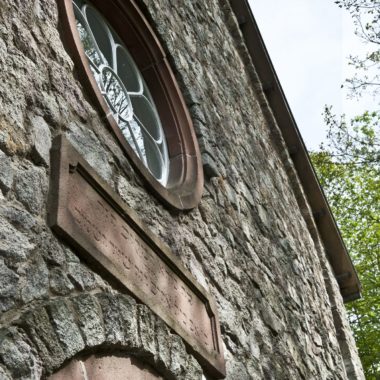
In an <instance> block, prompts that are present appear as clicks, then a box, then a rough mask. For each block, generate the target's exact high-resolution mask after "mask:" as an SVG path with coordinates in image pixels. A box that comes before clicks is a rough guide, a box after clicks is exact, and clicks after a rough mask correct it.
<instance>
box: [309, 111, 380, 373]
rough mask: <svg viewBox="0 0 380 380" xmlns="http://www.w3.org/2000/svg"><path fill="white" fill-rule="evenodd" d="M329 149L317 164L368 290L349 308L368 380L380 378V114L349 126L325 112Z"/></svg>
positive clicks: (315, 157)
mask: <svg viewBox="0 0 380 380" xmlns="http://www.w3.org/2000/svg"><path fill="white" fill-rule="evenodd" d="M325 121H326V123H327V125H328V127H329V130H328V135H327V143H325V144H322V145H321V147H320V151H318V152H314V153H311V158H312V161H313V164H314V167H315V169H316V172H317V175H318V177H319V179H320V182H321V185H322V187H323V189H324V191H325V194H326V196H327V198H328V200H329V203H330V206H331V208H332V211H333V213H334V215H335V218H336V220H337V223H338V225H339V228H340V231H341V233H342V236H343V239H344V241H345V243H346V246H347V249H348V251H349V252H350V255H351V257H352V258H353V261H354V264H355V266H356V269H357V271H358V274H359V278H360V280H361V283H362V287H363V297H362V298H361V299H360V300H357V301H355V302H352V303H349V304H347V309H348V314H349V318H350V322H351V326H352V328H353V332H354V335H355V338H356V342H357V345H358V349H359V354H360V357H361V360H362V363H363V367H364V371H365V374H366V378H367V379H370V380H372V379H373V380H375V379H379V378H380V113H378V112H372V113H370V112H365V113H364V114H363V115H361V116H358V117H356V118H354V119H353V120H351V121H350V122H349V123H347V122H346V121H345V119H344V117H343V118H341V119H338V118H337V117H336V116H335V115H333V114H332V111H331V108H326V110H325Z"/></svg>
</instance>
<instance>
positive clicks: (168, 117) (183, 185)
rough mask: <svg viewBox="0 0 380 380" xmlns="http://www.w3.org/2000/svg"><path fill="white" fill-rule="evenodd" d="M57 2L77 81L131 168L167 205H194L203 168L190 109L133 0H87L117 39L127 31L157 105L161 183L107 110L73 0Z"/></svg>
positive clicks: (128, 42)
mask: <svg viewBox="0 0 380 380" xmlns="http://www.w3.org/2000/svg"><path fill="white" fill-rule="evenodd" d="M57 1H58V5H59V10H60V23H61V27H60V30H61V33H62V36H63V39H64V41H65V44H66V47H67V49H68V51H69V53H70V54H71V56H72V58H73V60H74V63H75V65H76V68H77V70H78V74H79V77H80V80H81V82H82V83H83V85H84V87H85V89H86V90H87V92H88V94H89V96H90V98H91V100H92V101H93V102H94V104H95V106H96V107H97V108H98V109H99V110H100V111H101V114H102V115H103V117H104V121H105V122H106V124H107V126H108V127H109V128H110V130H111V131H112V132H113V134H114V136H115V137H116V139H117V140H118V142H119V144H120V145H121V147H122V149H123V151H124V152H125V154H126V155H127V157H128V158H129V159H130V161H131V163H132V165H133V167H134V169H135V170H136V171H137V172H138V173H139V174H140V175H141V176H142V177H143V179H144V180H145V182H146V183H147V184H148V186H149V188H150V189H151V190H152V192H153V193H154V194H155V195H156V196H157V197H158V198H159V199H161V200H162V201H163V202H164V203H165V204H166V205H168V206H171V207H174V208H176V209H179V210H187V209H191V208H194V207H195V206H197V204H198V203H199V201H200V199H201V196H202V192H203V168H202V162H201V155H200V152H199V147H198V143H197V139H196V135H195V131H194V128H193V125H192V121H191V118H190V115H189V111H188V109H187V106H186V104H185V101H184V99H183V96H182V94H181V92H180V90H179V87H178V84H177V81H176V79H175V77H174V74H173V72H172V70H171V68H170V66H169V63H168V61H167V59H166V57H165V53H164V50H163V48H162V46H161V45H160V43H159V41H158V39H157V38H156V36H155V34H154V32H153V30H152V28H151V27H150V26H149V24H148V22H147V21H146V19H145V17H144V16H143V14H142V13H141V11H140V10H139V9H138V7H137V5H136V4H135V2H134V1H133V0H127V1H120V0H112V1H111V0H110V1H102V0H93V1H92V3H93V4H94V6H95V7H96V8H97V9H99V11H100V12H101V13H102V14H103V15H104V17H105V18H106V19H107V20H108V21H109V22H110V24H111V25H112V27H113V28H114V29H115V31H116V32H117V33H118V35H119V36H120V38H122V39H123V36H125V35H128V39H123V42H124V43H125V45H126V47H127V48H128V50H129V52H130V54H131V55H132V56H133V58H134V60H135V62H136V64H137V66H138V67H139V69H140V71H141V72H142V75H143V77H144V80H145V81H146V83H147V85H148V87H149V90H150V92H151V94H152V96H153V99H154V101H155V103H156V106H157V110H158V113H159V116H160V119H161V121H162V126H163V129H164V133H165V136H166V138H167V145H168V151H169V161H170V165H169V179H168V183H167V186H166V187H164V186H162V185H161V184H160V183H159V182H158V181H157V180H156V179H155V178H154V177H153V176H152V174H151V173H150V172H149V170H148V169H147V168H146V167H145V165H144V164H143V163H142V162H141V160H140V159H139V158H138V156H137V155H136V154H135V152H134V151H133V149H132V147H131V146H130V145H129V144H128V142H127V141H126V139H125V137H124V136H123V134H122V132H121V131H120V128H119V127H118V125H117V123H116V121H115V120H114V118H113V116H112V115H111V114H110V110H109V107H108V105H107V104H106V102H105V100H104V98H103V96H102V94H101V93H100V91H99V88H98V86H97V83H96V81H95V78H94V76H93V75H92V72H91V69H90V66H89V63H88V59H87V57H86V55H85V52H84V50H83V48H82V43H81V41H80V37H79V34H78V31H77V28H76V22H75V16H74V11H73V6H72V0H57Z"/></svg>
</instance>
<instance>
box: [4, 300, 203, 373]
mask: <svg viewBox="0 0 380 380" xmlns="http://www.w3.org/2000/svg"><path fill="white" fill-rule="evenodd" d="M99 352H102V353H109V354H112V353H113V352H118V353H122V354H123V355H128V356H133V357H135V358H136V359H138V360H140V361H141V362H144V363H147V364H148V365H150V366H151V367H152V368H154V369H156V370H157V372H159V374H160V375H162V376H163V377H164V378H165V379H201V378H202V369H201V367H200V365H199V363H198V362H197V361H196V360H195V359H194V357H193V356H191V355H190V354H188V353H187V352H186V348H185V345H184V343H183V341H182V339H181V338H180V337H179V336H178V335H176V334H173V333H172V332H171V331H170V330H169V328H168V327H167V326H166V324H165V323H164V322H163V321H162V320H161V319H159V318H158V317H157V316H156V315H155V314H153V312H152V311H151V310H150V309H149V308H148V307H146V306H145V305H143V304H138V303H136V301H135V300H134V299H133V298H132V297H130V296H127V295H120V294H112V293H97V294H94V295H92V294H82V295H78V296H76V297H71V298H59V299H55V300H53V301H52V302H50V303H48V304H45V305H41V306H40V307H36V308H34V309H33V310H30V311H26V312H25V313H24V314H23V315H22V316H21V317H20V318H19V319H17V321H15V322H14V323H12V325H11V326H9V327H8V328H6V329H3V330H2V331H1V334H0V375H2V372H3V373H4V378H5V379H6V378H7V376H8V377H9V378H10V379H22V378H25V379H26V378H28V379H39V378H46V377H47V376H49V375H51V374H53V373H54V372H56V371H58V370H59V369H60V368H62V367H63V366H64V365H66V364H67V363H68V362H70V361H71V360H72V359H73V358H76V357H78V356H80V355H83V354H87V355H90V354H91V353H99Z"/></svg>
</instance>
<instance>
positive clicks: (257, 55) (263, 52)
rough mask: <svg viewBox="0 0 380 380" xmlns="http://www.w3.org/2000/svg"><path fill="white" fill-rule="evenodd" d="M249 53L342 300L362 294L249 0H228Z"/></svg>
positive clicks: (354, 298) (355, 297) (346, 300)
mask: <svg viewBox="0 0 380 380" xmlns="http://www.w3.org/2000/svg"><path fill="white" fill-rule="evenodd" d="M230 4H231V7H232V10H233V11H234V13H235V16H236V17H237V20H238V22H239V26H240V30H241V32H242V34H243V37H244V40H245V44H246V46H247V49H248V52H249V55H250V57H251V59H252V62H253V64H254V66H255V69H256V71H257V74H258V76H259V78H260V80H261V83H262V86H263V89H264V93H265V95H266V98H267V101H268V103H269V105H270V107H271V110H272V112H273V114H274V117H275V119H276V121H277V124H278V126H279V128H280V130H281V132H282V135H283V138H284V140H285V143H286V146H287V148H288V151H289V154H290V156H291V158H292V160H293V163H294V166H295V169H296V171H297V174H298V177H299V179H300V182H301V184H302V187H303V189H304V192H305V194H306V197H307V200H308V202H309V205H310V207H311V210H312V212H313V216H314V221H315V223H316V226H317V228H318V231H319V234H320V237H321V239H322V242H323V244H324V247H325V251H326V255H327V258H328V260H329V262H330V264H331V266H332V268H333V271H334V274H335V277H336V279H337V282H338V284H339V288H340V292H341V295H342V297H343V300H344V302H349V301H353V300H356V299H358V298H360V297H361V294H360V290H361V284H360V281H359V278H358V275H357V273H356V270H355V267H354V265H353V263H352V260H351V258H350V256H349V254H348V251H347V249H346V246H345V244H344V242H343V239H342V237H341V234H340V231H339V229H338V226H337V224H336V221H335V219H334V216H333V214H332V212H331V209H330V206H329V204H328V202H327V199H326V197H325V195H324V193H323V190H322V188H321V185H320V183H319V181H318V178H317V176H316V173H315V171H314V168H313V166H312V164H311V160H310V156H309V154H308V152H307V149H306V146H305V144H304V142H303V139H302V137H301V134H300V132H299V129H298V127H297V124H296V121H295V119H294V117H293V114H292V112H291V110H290V107H289V104H288V102H287V100H286V97H285V94H284V91H283V90H282V87H281V84H280V81H279V79H278V77H277V74H276V72H275V69H274V66H273V64H272V61H271V59H270V57H269V54H268V51H267V49H266V47H265V44H264V40H263V38H262V36H261V33H260V31H259V28H258V26H257V23H256V20H255V18H254V16H253V14H252V11H251V8H250V6H249V3H248V0H230Z"/></svg>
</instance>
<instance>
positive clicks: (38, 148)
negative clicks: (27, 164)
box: [31, 116, 51, 166]
mask: <svg viewBox="0 0 380 380" xmlns="http://www.w3.org/2000/svg"><path fill="white" fill-rule="evenodd" d="M31 125H32V151H31V154H32V159H33V161H34V162H35V163H36V164H37V165H44V166H49V162H50V148H51V133H50V129H49V126H48V125H47V123H46V122H45V120H44V119H43V118H42V117H41V116H34V117H32V119H31Z"/></svg>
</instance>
